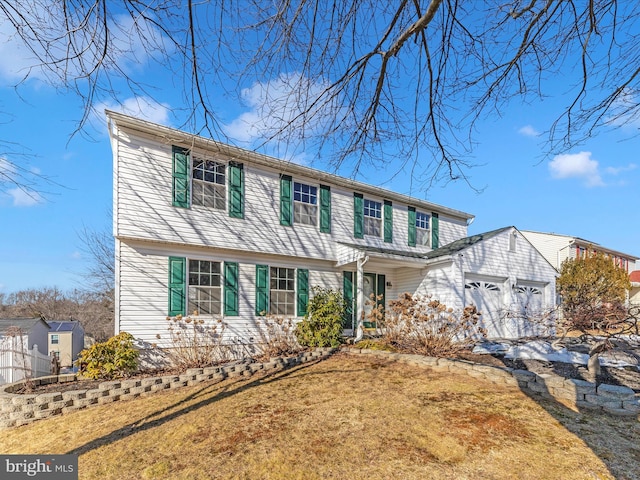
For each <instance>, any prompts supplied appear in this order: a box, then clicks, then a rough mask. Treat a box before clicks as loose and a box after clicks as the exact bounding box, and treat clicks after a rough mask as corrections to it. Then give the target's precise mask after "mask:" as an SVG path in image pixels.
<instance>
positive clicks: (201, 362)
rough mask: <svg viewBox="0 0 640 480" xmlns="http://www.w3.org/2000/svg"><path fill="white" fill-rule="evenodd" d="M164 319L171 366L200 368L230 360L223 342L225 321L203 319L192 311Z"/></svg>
mask: <svg viewBox="0 0 640 480" xmlns="http://www.w3.org/2000/svg"><path fill="white" fill-rule="evenodd" d="M167 321H168V322H169V324H168V327H167V330H168V332H169V340H170V343H171V345H170V347H169V348H168V349H167V353H168V356H169V359H170V360H171V363H172V364H173V366H175V367H178V368H181V369H186V368H202V367H207V366H209V365H215V364H218V363H223V362H226V361H229V360H230V359H231V357H232V348H231V347H230V346H229V345H226V344H224V343H223V338H224V331H225V329H226V324H225V323H224V322H223V321H222V320H221V319H219V318H218V319H211V320H205V319H203V318H200V317H199V316H198V312H197V311H196V312H194V313H193V315H190V316H186V317H185V316H182V315H176V316H175V317H167ZM157 338H158V339H160V338H161V336H160V335H157Z"/></svg>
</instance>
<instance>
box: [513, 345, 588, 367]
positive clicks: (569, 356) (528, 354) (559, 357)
mask: <svg viewBox="0 0 640 480" xmlns="http://www.w3.org/2000/svg"><path fill="white" fill-rule="evenodd" d="M504 357H505V358H518V359H521V360H542V361H546V362H564V363H575V364H578V365H586V364H587V362H588V361H589V355H587V354H585V353H579V352H570V351H568V350H567V349H566V348H554V347H553V345H551V343H549V342H546V341H544V340H534V341H532V342H527V343H525V344H523V345H516V346H513V347H511V348H510V349H509V351H508V352H507V353H506V354H505V356H504Z"/></svg>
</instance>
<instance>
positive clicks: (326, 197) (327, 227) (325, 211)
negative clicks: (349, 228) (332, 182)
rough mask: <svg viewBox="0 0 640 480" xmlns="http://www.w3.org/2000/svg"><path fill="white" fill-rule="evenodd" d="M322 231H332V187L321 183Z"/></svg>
mask: <svg viewBox="0 0 640 480" xmlns="http://www.w3.org/2000/svg"><path fill="white" fill-rule="evenodd" d="M320 231H321V232H322V233H331V189H330V188H329V187H327V186H326V185H320Z"/></svg>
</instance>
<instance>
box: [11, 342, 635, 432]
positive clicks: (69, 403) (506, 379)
mask: <svg viewBox="0 0 640 480" xmlns="http://www.w3.org/2000/svg"><path fill="white" fill-rule="evenodd" d="M334 350H335V349H331V348H319V349H316V350H314V351H311V352H304V353H301V354H300V355H297V356H295V357H288V358H274V359H271V360H270V361H268V362H265V363H238V362H235V363H234V364H229V365H223V366H219V367H208V368H193V369H189V370H187V371H186V372H185V373H184V374H182V375H164V376H159V377H148V378H141V379H131V380H116V381H111V382H102V383H101V384H100V385H99V386H98V388H95V389H87V390H72V391H67V392H62V393H56V392H51V393H40V394H17V393H13V392H16V391H19V390H20V389H22V388H23V387H24V382H17V383H12V384H9V385H6V386H5V387H4V388H3V389H2V390H1V391H0V429H5V428H9V427H14V426H20V425H26V424H28V423H31V422H34V421H36V420H40V419H42V418H49V417H52V416H54V415H60V414H63V413H69V412H74V411H76V410H81V409H84V408H87V407H91V406H93V405H104V404H106V403H112V402H117V401H121V400H129V399H132V398H137V397H144V396H147V395H152V394H153V393H155V392H157V391H160V390H167V389H172V388H179V387H184V386H188V385H196V384H198V383H201V382H221V381H222V380H224V379H226V378H234V377H250V376H252V375H253V374H254V373H256V372H258V371H260V370H282V369H284V368H288V367H292V366H295V365H300V364H303V363H306V362H309V361H312V360H318V359H321V358H325V357H327V356H329V355H331V353H333V352H334ZM343 351H344V352H346V353H347V354H350V355H367V356H373V357H380V358H386V359H389V360H396V361H399V362H403V363H407V364H409V365H414V366H419V367H430V368H433V369H434V370H437V371H448V372H452V373H463V374H466V375H469V376H472V377H477V378H482V379H485V380H488V381H490V382H493V383H498V384H504V385H511V386H514V387H519V388H522V389H524V390H526V391H528V392H530V393H533V394H536V395H539V396H542V397H545V398H550V399H554V400H556V401H558V402H560V403H562V404H564V405H567V406H569V407H574V408H577V409H589V410H601V411H605V412H608V413H610V414H613V415H634V416H635V415H638V414H639V413H640V394H636V393H635V392H634V391H633V390H631V389H630V388H627V387H621V386H616V385H606V384H601V385H596V384H595V383H592V382H587V381H584V380H576V379H565V378H563V377H560V376H557V375H548V374H542V375H538V374H536V373H533V372H529V371H527V370H515V369H512V368H508V367H492V366H489V365H481V364H475V363H472V362H467V361H465V360H449V359H444V358H434V357H424V356H422V355H408V354H402V353H390V352H383V351H378V350H364V349H363V350H360V349H357V348H345V349H343ZM76 379H77V377H76V376H75V375H58V376H50V377H40V378H35V379H33V380H32V381H33V382H34V383H35V384H36V385H46V384H51V383H65V382H73V381H76Z"/></svg>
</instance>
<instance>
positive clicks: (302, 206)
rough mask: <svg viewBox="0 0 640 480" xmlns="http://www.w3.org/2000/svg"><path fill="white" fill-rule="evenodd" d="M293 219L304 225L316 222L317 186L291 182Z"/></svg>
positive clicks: (315, 223)
mask: <svg viewBox="0 0 640 480" xmlns="http://www.w3.org/2000/svg"><path fill="white" fill-rule="evenodd" d="M293 221H294V223H302V224H304V225H314V226H315V225H317V224H318V187H314V186H312V185H307V184H306V183H299V182H294V183H293Z"/></svg>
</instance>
